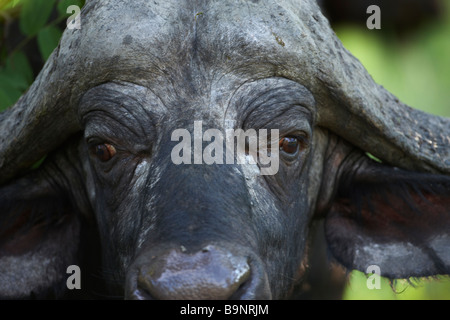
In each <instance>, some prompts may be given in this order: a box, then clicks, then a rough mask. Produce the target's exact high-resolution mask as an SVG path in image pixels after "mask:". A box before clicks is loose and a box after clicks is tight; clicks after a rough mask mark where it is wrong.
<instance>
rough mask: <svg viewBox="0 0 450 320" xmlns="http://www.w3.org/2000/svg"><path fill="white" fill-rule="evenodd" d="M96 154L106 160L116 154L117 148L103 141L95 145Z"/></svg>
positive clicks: (94, 151) (101, 159)
mask: <svg viewBox="0 0 450 320" xmlns="http://www.w3.org/2000/svg"><path fill="white" fill-rule="evenodd" d="M92 151H93V153H94V155H95V156H96V157H97V158H98V159H99V160H100V161H101V162H106V161H108V160H110V159H111V158H112V157H114V155H115V154H116V148H114V146H112V145H110V144H109V143H101V144H98V145H96V146H94V147H93V150H92Z"/></svg>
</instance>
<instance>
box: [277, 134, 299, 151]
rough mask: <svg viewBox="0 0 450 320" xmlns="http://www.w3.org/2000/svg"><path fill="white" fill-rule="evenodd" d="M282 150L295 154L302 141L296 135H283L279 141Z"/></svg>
mask: <svg viewBox="0 0 450 320" xmlns="http://www.w3.org/2000/svg"><path fill="white" fill-rule="evenodd" d="M279 146H280V151H282V152H284V153H287V154H288V155H295V154H296V153H297V151H298V149H299V146H300V142H299V141H298V139H297V138H295V137H283V138H281V139H280V142H279Z"/></svg>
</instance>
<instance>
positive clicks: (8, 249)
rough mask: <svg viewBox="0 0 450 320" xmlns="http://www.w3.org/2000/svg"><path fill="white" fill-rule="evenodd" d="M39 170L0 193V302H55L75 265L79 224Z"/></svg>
mask: <svg viewBox="0 0 450 320" xmlns="http://www.w3.org/2000/svg"><path fill="white" fill-rule="evenodd" d="M78 217H79V215H78V214H77V212H76V209H75V208H74V206H73V205H72V201H71V199H70V197H69V196H68V195H67V194H66V193H65V192H63V191H62V190H58V189H57V188H56V187H54V186H52V185H51V184H50V183H48V182H47V181H46V180H45V179H44V178H42V177H41V176H40V175H39V170H38V171H37V172H34V173H32V174H29V175H28V176H26V177H23V178H20V179H18V180H15V181H13V182H12V183H11V184H9V185H7V186H3V187H1V188H0V298H6V299H22V298H24V299H28V298H57V297H60V296H61V295H62V294H63V292H64V291H65V289H66V280H67V278H68V277H69V276H70V274H67V268H68V266H70V265H74V264H75V265H76V264H77V250H78V245H79V243H78V242H79V239H80V237H79V232H80V220H79V218H78Z"/></svg>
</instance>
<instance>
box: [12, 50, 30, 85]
mask: <svg viewBox="0 0 450 320" xmlns="http://www.w3.org/2000/svg"><path fill="white" fill-rule="evenodd" d="M6 72H7V73H9V74H16V75H18V76H19V78H21V79H23V82H25V83H26V84H27V86H28V85H30V84H31V83H32V82H33V78H34V76H33V70H32V69H31V65H30V63H29V62H28V58H27V56H26V55H25V54H24V53H23V52H21V51H18V52H16V53H14V54H13V55H11V56H9V57H8V58H7V59H6Z"/></svg>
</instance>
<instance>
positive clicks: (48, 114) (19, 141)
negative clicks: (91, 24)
mask: <svg viewBox="0 0 450 320" xmlns="http://www.w3.org/2000/svg"><path fill="white" fill-rule="evenodd" d="M89 4H92V2H91V3H89V2H88V3H87V4H86V5H85V7H84V8H83V11H82V12H85V11H88V9H89V8H90V7H91V6H90V5H89ZM80 37H81V33H80V32H79V30H68V29H66V30H65V31H64V33H63V37H62V39H61V42H60V43H59V45H58V47H57V48H56V49H55V50H54V51H53V53H52V54H51V56H50V57H49V59H48V60H47V62H46V63H45V65H44V67H43V69H42V70H41V72H40V73H39V75H38V76H37V78H36V79H35V81H34V82H33V84H32V85H31V87H30V88H29V89H28V91H27V92H26V93H25V94H24V95H23V96H22V97H21V98H20V99H19V100H18V101H17V102H16V104H15V105H14V106H12V107H11V108H9V109H7V110H6V111H4V112H3V113H0V173H1V174H0V184H2V183H4V182H6V181H7V180H8V179H11V178H12V177H14V175H16V174H18V173H20V172H21V171H23V170H26V169H28V168H29V167H30V166H32V165H33V164H34V163H36V162H37V161H38V160H40V159H41V158H42V157H44V156H45V155H46V154H47V153H48V152H49V151H51V150H53V149H54V148H56V147H57V146H58V145H59V144H61V143H62V142H63V141H64V140H66V139H67V138H68V137H69V136H70V135H71V134H72V133H74V132H76V131H77V130H79V124H78V119H77V113H76V110H75V109H74V108H71V106H72V105H73V104H72V101H71V100H72V99H73V98H74V94H73V88H72V86H68V85H67V83H74V82H76V81H77V80H78V79H77V68H75V65H76V64H78V65H79V64H80V62H79V61H83V60H82V57H78V56H77V52H76V51H75V50H72V48H73V47H75V45H74V43H77V42H79V38H80Z"/></svg>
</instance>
